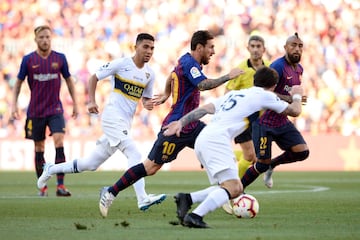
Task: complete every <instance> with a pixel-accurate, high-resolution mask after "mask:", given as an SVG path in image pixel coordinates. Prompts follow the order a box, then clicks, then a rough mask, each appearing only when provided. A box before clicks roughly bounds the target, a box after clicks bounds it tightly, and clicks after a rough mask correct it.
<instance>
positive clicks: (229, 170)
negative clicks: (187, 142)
mask: <svg viewBox="0 0 360 240" xmlns="http://www.w3.org/2000/svg"><path fill="white" fill-rule="evenodd" d="M194 149H195V153H196V156H197V158H198V159H199V161H200V162H201V164H202V165H203V166H204V168H205V169H206V173H207V175H208V178H209V181H210V183H211V184H221V183H223V182H224V181H227V180H232V179H239V174H238V165H237V161H236V158H235V155H234V151H233V149H232V145H231V142H229V139H225V138H224V139H222V138H221V137H220V136H219V137H217V138H216V139H212V138H209V136H207V135H205V134H201V133H200V135H199V136H198V137H197V139H196V142H195V147H194Z"/></svg>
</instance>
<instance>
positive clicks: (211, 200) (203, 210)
mask: <svg viewBox="0 0 360 240" xmlns="http://www.w3.org/2000/svg"><path fill="white" fill-rule="evenodd" d="M228 200H229V196H228V194H227V192H226V191H225V190H224V189H223V188H220V187H218V188H217V189H215V190H214V191H212V192H211V193H210V194H209V195H208V196H207V197H206V198H205V200H204V201H203V202H201V203H200V205H199V206H197V207H196V208H195V209H194V211H193V213H195V214H197V215H199V216H202V217H203V216H205V215H206V214H207V213H209V212H212V211H214V210H215V209H217V208H219V207H221V206H222V205H223V204H225V203H226V202H227V201H228Z"/></svg>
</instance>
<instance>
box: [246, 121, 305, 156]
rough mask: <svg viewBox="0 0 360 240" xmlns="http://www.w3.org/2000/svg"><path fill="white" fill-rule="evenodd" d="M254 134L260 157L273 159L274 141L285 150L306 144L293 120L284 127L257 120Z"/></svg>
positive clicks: (255, 145)
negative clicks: (268, 124) (260, 122)
mask: <svg viewBox="0 0 360 240" xmlns="http://www.w3.org/2000/svg"><path fill="white" fill-rule="evenodd" d="M252 136H253V142H254V147H255V152H256V155H257V158H258V159H271V157H272V156H271V147H272V142H273V141H274V142H275V143H276V144H277V145H278V146H279V148H280V149H282V150H284V151H285V150H290V149H291V148H292V147H293V146H295V145H298V144H306V142H305V140H304V138H303V137H302V135H301V133H300V132H299V131H298V130H297V129H296V127H295V126H294V124H293V123H291V122H289V123H287V124H286V125H284V126H282V127H275V128H271V127H267V126H264V125H260V124H259V123H258V121H256V122H254V123H253V129H252Z"/></svg>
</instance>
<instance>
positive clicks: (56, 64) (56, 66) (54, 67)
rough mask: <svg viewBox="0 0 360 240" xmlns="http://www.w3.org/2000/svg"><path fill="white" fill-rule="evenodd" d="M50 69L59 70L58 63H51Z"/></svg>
mask: <svg viewBox="0 0 360 240" xmlns="http://www.w3.org/2000/svg"><path fill="white" fill-rule="evenodd" d="M51 68H52V69H59V63H57V62H53V63H51Z"/></svg>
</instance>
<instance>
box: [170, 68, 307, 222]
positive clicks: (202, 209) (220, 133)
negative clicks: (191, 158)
mask: <svg viewBox="0 0 360 240" xmlns="http://www.w3.org/2000/svg"><path fill="white" fill-rule="evenodd" d="M277 82H278V74H277V72H276V71H275V70H273V69H271V68H269V67H262V68H260V69H258V70H257V71H256V73H255V75H254V87H251V88H248V89H242V90H234V91H230V92H228V93H227V94H226V95H224V96H222V97H220V98H218V99H215V100H213V101H212V102H211V103H209V104H206V105H204V106H202V107H200V108H197V109H195V110H193V111H192V112H190V113H188V114H187V115H185V116H183V117H182V118H181V119H180V120H178V121H174V122H172V123H170V124H169V125H167V126H165V129H167V130H165V132H164V134H165V135H172V134H177V135H179V134H180V131H181V129H182V127H183V126H185V125H186V124H188V123H190V122H192V121H195V120H198V119H200V118H201V117H203V116H204V115H206V114H214V116H213V117H212V119H211V121H210V123H208V124H207V125H206V127H205V128H204V129H203V130H202V131H201V132H200V134H199V136H198V137H197V139H196V142H195V147H194V149H195V153H196V156H197V158H198V159H199V160H200V162H201V164H202V165H203V166H204V168H205V169H206V172H207V175H208V178H209V181H210V183H211V184H213V186H210V187H209V188H206V189H203V190H200V191H197V192H193V193H186V194H185V193H179V194H183V195H184V196H185V197H181V198H180V200H181V201H180V202H179V203H177V210H178V211H177V214H178V218H179V219H181V218H182V217H183V216H184V217H183V223H182V224H183V225H184V226H187V227H195V228H207V227H209V226H208V225H207V224H206V223H205V222H204V221H203V217H204V216H205V215H206V214H207V213H209V212H211V211H214V210H215V209H216V208H219V207H221V206H222V205H223V204H224V203H226V202H227V201H228V200H229V199H233V198H236V197H238V196H239V195H240V194H241V193H242V192H243V187H242V184H241V181H240V179H239V174H238V165H237V162H236V158H235V155H234V151H233V147H232V141H233V140H234V138H235V137H236V136H238V135H239V134H240V133H242V132H243V131H244V130H246V128H247V127H249V123H250V122H251V121H250V119H249V116H251V115H252V114H253V113H255V112H258V111H261V110H263V109H271V110H273V111H276V112H278V113H282V114H286V115H290V116H293V117H295V116H298V115H299V114H300V113H301V95H302V88H301V87H299V86H297V87H293V89H292V96H293V99H294V101H293V103H291V104H289V103H287V102H285V101H282V100H280V99H279V98H278V97H277V96H276V95H275V93H273V92H272V91H273V90H274V88H275V86H276V84H277ZM196 202H201V203H200V204H199V205H198V206H197V207H196V208H195V209H194V210H193V211H192V212H191V213H187V212H188V210H189V209H190V208H191V205H192V204H193V203H196Z"/></svg>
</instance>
